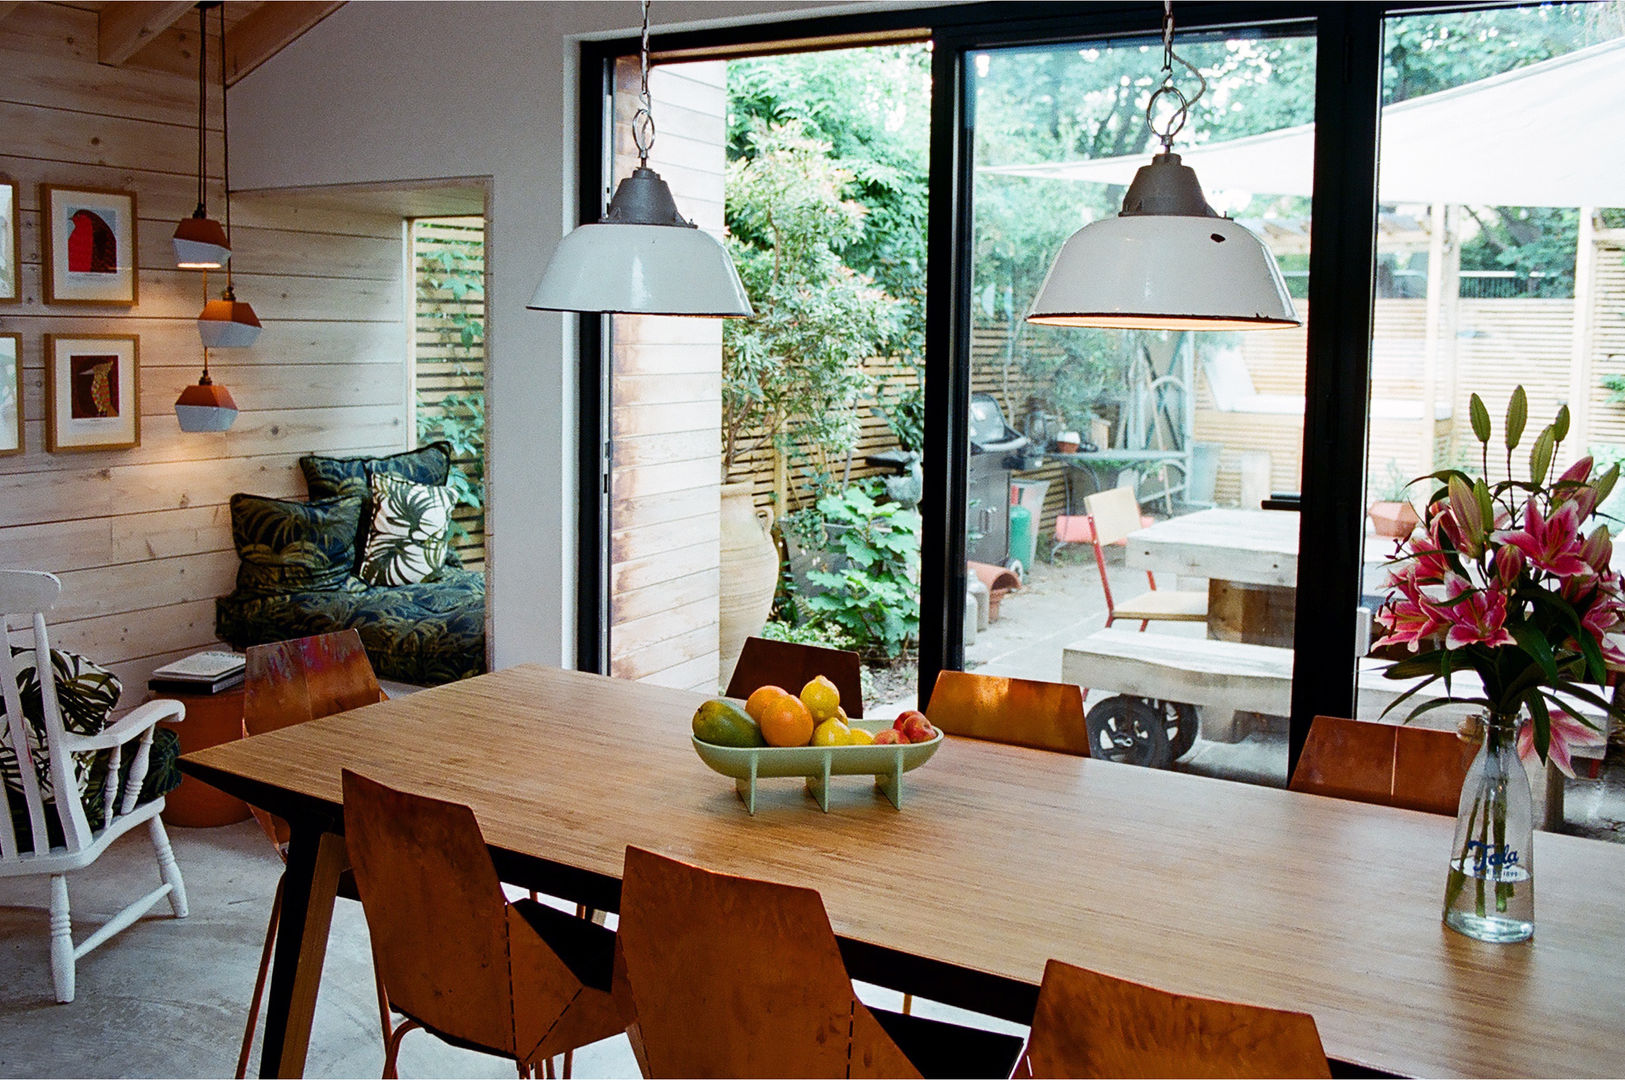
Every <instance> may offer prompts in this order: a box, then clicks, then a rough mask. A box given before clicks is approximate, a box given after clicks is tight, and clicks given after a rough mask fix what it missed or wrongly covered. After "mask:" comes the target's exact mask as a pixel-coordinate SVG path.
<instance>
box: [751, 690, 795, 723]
mask: <svg viewBox="0 0 1625 1080" xmlns="http://www.w3.org/2000/svg"><path fill="white" fill-rule="evenodd" d="M789 696H790V691H788V690H786V689H785V688H784V687H782V686H762V687H758V688H757V689H756V690H754V691H752V693H751V695H750V697H748V698H746V699H745V712H746V713H748V714H749V715H750V718H751V719H752V720H754V721H756V722H757V723H758V724H760V723H761V722H762V714H763V713H764V712H766V711H767V707H768V706H769V705H771V704H772V703H773V702H775V701H777V700H779V698H784V697H789Z"/></svg>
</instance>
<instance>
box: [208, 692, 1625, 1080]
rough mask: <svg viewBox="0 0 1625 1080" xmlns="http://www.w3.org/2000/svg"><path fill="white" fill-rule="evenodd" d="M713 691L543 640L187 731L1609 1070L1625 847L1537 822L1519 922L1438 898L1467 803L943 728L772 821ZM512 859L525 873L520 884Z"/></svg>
mask: <svg viewBox="0 0 1625 1080" xmlns="http://www.w3.org/2000/svg"><path fill="white" fill-rule="evenodd" d="M700 700H702V699H701V698H700V697H699V696H698V695H696V694H693V693H689V692H684V691H678V690H671V689H664V688H658V687H653V686H648V685H644V684H639V683H630V682H623V681H617V680H611V679H606V678H603V677H600V676H596V675H585V674H580V673H576V672H566V671H559V670H556V669H551V668H544V667H539V666H534V665H527V666H523V667H518V668H510V669H507V670H504V671H500V672H496V673H494V674H491V675H486V676H482V677H480V678H477V679H472V680H469V681H467V682H462V683H455V684H451V685H448V686H443V687H438V688H435V689H432V690H426V691H424V692H422V693H419V694H415V695H412V696H411V697H406V698H400V699H396V700H393V701H389V702H385V703H382V704H378V705H370V706H367V707H366V708H363V709H358V710H355V711H353V712H349V713H343V714H340V715H337V716H332V717H328V718H326V719H322V720H317V721H313V722H311V723H308V724H304V725H301V726H299V727H296V728H290V729H286V730H283V731H278V732H273V733H270V734H266V735H261V736H257V737H255V738H251V739H247V740H243V741H240V742H236V743H230V744H225V745H221V746H217V747H213V748H210V749H207V750H203V751H200V752H198V753H196V754H192V755H189V756H188V758H187V765H188V771H190V772H196V773H199V774H201V775H203V776H204V777H205V778H206V779H210V780H211V782H217V783H221V784H222V786H226V787H228V789H232V790H234V793H239V794H241V793H244V792H245V790H246V789H248V788H251V787H254V786H256V785H258V786H261V788H262V791H263V790H266V789H270V788H275V789H280V790H282V791H286V792H292V793H294V794H295V795H296V796H300V797H305V798H307V799H310V800H315V802H312V803H311V805H312V806H314V805H317V804H318V803H320V804H336V803H337V802H338V801H339V798H340V794H339V770H340V768H341V767H349V768H352V769H355V770H357V771H359V772H362V773H364V774H366V775H368V776H371V777H373V778H374V779H377V780H380V781H382V782H384V783H386V784H390V785H394V786H397V787H401V788H404V789H406V790H410V791H417V792H422V793H425V794H432V795H435V796H438V797H441V798H446V799H452V800H456V801H459V802H464V803H467V804H469V805H470V806H472V807H473V808H474V811H475V813H476V815H477V816H478V818H479V822H480V825H481V828H482V829H483V830H484V832H485V837H486V840H487V842H488V843H490V844H491V845H492V846H493V847H494V848H495V849H498V850H497V855H498V857H499V859H501V858H502V857H504V856H505V854H506V853H518V854H519V855H526V856H535V857H542V858H546V859H548V860H552V861H554V862H556V863H558V864H561V865H562V866H565V867H573V868H578V869H580V870H584V871H588V872H589V873H592V874H597V875H604V876H606V877H609V878H618V877H619V874H620V869H621V863H622V858H623V852H624V849H625V847H626V846H627V845H628V844H635V845H638V846H640V847H645V848H649V849H651V850H654V851H658V852H661V853H664V854H667V855H670V856H674V857H676V858H681V859H686V860H690V861H693V862H696V863H699V864H701V865H704V866H707V867H711V868H714V869H720V870H726V871H731V872H735V873H741V874H749V875H752V876H757V877H764V878H769V879H772V880H776V881H782V882H790V883H794V884H800V885H807V886H811V887H813V888H816V889H818V890H819V892H820V893H822V895H823V898H824V903H825V905H826V906H827V908H828V909H829V914H830V919H831V921H832V923H833V924H834V926H835V930H836V932H837V933H838V934H840V935H842V936H843V937H845V938H850V939H852V940H854V941H857V942H867V943H874V944H877V945H880V946H884V947H887V948H890V949H892V950H896V951H899V952H903V953H908V954H912V955H915V956H923V957H928V958H933V959H935V960H939V961H943V962H945V963H948V964H952V965H956V966H958V967H960V968H964V969H969V970H971V971H975V972H985V973H991V974H993V975H996V976H1001V977H1005V978H1009V979H1016V980H1022V981H1025V982H1028V983H1036V982H1038V981H1039V979H1040V977H1041V974H1042V971H1043V967H1044V962H1045V960H1046V959H1048V958H1049V957H1051V956H1054V957H1059V958H1060V959H1063V960H1066V961H1070V962H1072V963H1075V964H1081V965H1083V966H1084V967H1088V968H1093V969H1096V970H1099V971H1102V972H1106V973H1108V974H1112V975H1118V976H1124V977H1127V978H1131V979H1136V980H1139V981H1142V982H1145V983H1149V984H1151V985H1153V986H1158V987H1162V988H1164V989H1167V990H1173V991H1178V992H1183V993H1189V994H1201V995H1207V996H1213V997H1219V998H1227V999H1233V1000H1238V1001H1246V1002H1253V1003H1256V1004H1260V1005H1268V1006H1277V1007H1283V1008H1292V1009H1301V1010H1305V1011H1307V1012H1309V1013H1311V1014H1313V1016H1314V1017H1315V1020H1316V1022H1317V1024H1318V1025H1319V1027H1320V1033H1321V1037H1322V1039H1323V1041H1324V1043H1325V1046H1326V1049H1327V1052H1328V1053H1329V1054H1330V1055H1331V1056H1333V1057H1334V1058H1338V1059H1341V1060H1344V1061H1349V1062H1354V1063H1358V1064H1363V1065H1368V1066H1372V1067H1375V1068H1379V1069H1384V1070H1388V1071H1391V1072H1396V1073H1405V1074H1411V1075H1467V1076H1494V1075H1505V1076H1526V1075H1534V1076H1538V1075H1554V1074H1557V1075H1575V1076H1578V1075H1599V1076H1603V1075H1618V1074H1619V1071H1620V1068H1621V1060H1622V1059H1621V1057H1620V1046H1621V1042H1620V1034H1619V1033H1620V1031H1621V1030H1625V993H1622V992H1621V991H1620V989H1619V970H1620V967H1621V960H1622V958H1625V956H1622V953H1625V948H1622V943H1625V930H1622V929H1621V928H1622V927H1625V847H1621V846H1616V845H1612V844H1608V843H1604V842H1601V841H1592V840H1582V839H1577V838H1573V837H1566V836H1558V835H1554V834H1547V833H1542V834H1540V836H1539V837H1538V839H1537V843H1536V848H1537V853H1536V863H1535V865H1536V868H1537V869H1536V880H1537V882H1538V884H1539V888H1538V893H1537V896H1538V900H1537V903H1536V908H1535V917H1536V925H1537V929H1536V933H1535V939H1534V941H1533V942H1532V943H1528V944H1523V945H1514V946H1494V945H1486V944H1483V943H1480V942H1475V941H1472V940H1469V939H1467V938H1465V937H1462V936H1460V935H1458V934H1455V933H1453V932H1451V931H1449V930H1447V929H1445V928H1444V926H1443V925H1442V924H1441V923H1440V903H1441V899H1442V895H1443V889H1444V877H1445V873H1444V867H1445V855H1446V851H1447V849H1448V847H1449V844H1450V839H1451V828H1452V822H1451V820H1450V819H1449V818H1446V817H1440V816H1435V815H1428V814H1421V813H1414V812H1410V811H1404V810H1395V809H1391V808H1387V807H1378V806H1366V805H1362V804H1358V803H1352V802H1345V801H1341V800H1334V799H1327V798H1321V797H1318V796H1312V795H1301V794H1297V793H1294V792H1287V791H1280V790H1275V789H1270V788H1263V787H1254V786H1249V785H1245V784H1239V783H1230V782H1224V781H1217V780H1209V779H1205V778H1202V777H1194V776H1188V775H1184V774H1179V773H1170V772H1157V771H1151V770H1144V769H1136V768H1133V767H1130V766H1124V765H1113V764H1109V763H1105V762H1098V761H1092V760H1089V759H1083V758H1074V757H1070V756H1066V755H1061V754H1050V753H1045V752H1042V751H1036V750H1028V749H1024V748H1021V747H1013V746H1001V745H997V744H993V743H984V742H978V741H975V740H968V739H953V738H950V739H947V740H946V741H945V743H944V745H943V746H942V747H941V748H940V749H939V751H938V752H937V755H936V757H935V758H934V759H933V760H932V761H931V762H930V763H929V764H927V765H926V766H924V767H923V768H921V769H918V770H916V771H914V772H912V773H909V774H908V776H907V780H906V783H907V790H906V798H905V800H904V804H903V806H904V809H903V810H902V811H901V812H899V811H896V810H893V809H892V807H891V805H890V804H889V803H888V802H887V801H886V799H885V797H884V796H883V795H881V794H880V793H879V792H877V791H875V790H874V788H873V786H872V784H870V783H869V782H868V781H867V779H866V778H860V777H852V778H846V779H844V780H837V781H836V782H835V783H834V784H833V785H832V791H831V797H830V813H828V814H827V815H826V814H823V813H820V812H819V811H818V809H817V806H816V804H815V803H814V802H813V801H812V800H811V798H810V797H809V796H808V795H807V794H806V793H805V791H804V790H803V789H802V786H801V784H800V783H799V782H798V781H795V780H781V781H767V782H764V783H763V785H762V787H761V790H760V792H759V794H758V804H757V813H756V816H754V817H751V816H749V815H747V814H746V813H745V810H744V807H743V806H742V805H741V804H740V802H739V799H738V797H737V795H736V794H735V792H734V788H733V784H732V782H731V781H730V780H728V779H726V778H724V777H722V776H718V775H717V774H715V773H712V772H711V771H710V770H708V769H707V768H706V767H705V766H704V764H703V763H701V762H700V760H699V759H698V758H697V757H696V756H695V754H694V751H693V748H692V747H691V746H690V745H689V726H688V725H689V718H690V716H691V714H692V712H693V710H694V708H695V707H696V705H697V704H698V702H699V701H700ZM520 884H524V882H520Z"/></svg>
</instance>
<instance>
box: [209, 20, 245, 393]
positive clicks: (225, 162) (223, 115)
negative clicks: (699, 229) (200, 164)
mask: <svg viewBox="0 0 1625 1080" xmlns="http://www.w3.org/2000/svg"><path fill="white" fill-rule="evenodd" d="M226 96H227V92H226V5H225V2H224V0H222V2H221V4H220V182H221V184H222V185H223V186H224V187H225V189H226V196H225V197H226V245H227V246H228V247H229V246H230V245H231V111H230V110H229V109H228V108H227V107H226ZM222 296H223V297H224V298H225V299H227V300H235V299H237V294H236V292H235V291H234V290H233V289H232V287H231V263H230V262H227V263H226V291H225V292H224V293H223V294H222ZM203 355H204V357H205V364H207V359H206V358H207V357H208V350H207V349H205V350H204V354H203Z"/></svg>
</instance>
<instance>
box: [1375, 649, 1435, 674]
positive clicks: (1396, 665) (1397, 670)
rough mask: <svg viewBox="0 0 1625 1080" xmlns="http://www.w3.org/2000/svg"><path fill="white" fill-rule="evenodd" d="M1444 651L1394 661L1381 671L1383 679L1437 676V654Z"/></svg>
mask: <svg viewBox="0 0 1625 1080" xmlns="http://www.w3.org/2000/svg"><path fill="white" fill-rule="evenodd" d="M1443 651H1444V650H1442V649H1436V650H1434V651H1433V652H1430V653H1423V654H1422V655H1421V656H1413V657H1410V658H1409V659H1406V660H1395V661H1394V662H1393V663H1392V664H1389V665H1388V666H1387V667H1385V668H1383V670H1382V677H1383V678H1385V679H1418V678H1421V677H1422V676H1424V675H1433V676H1437V675H1438V674H1439V654H1440V653H1442V652H1443Z"/></svg>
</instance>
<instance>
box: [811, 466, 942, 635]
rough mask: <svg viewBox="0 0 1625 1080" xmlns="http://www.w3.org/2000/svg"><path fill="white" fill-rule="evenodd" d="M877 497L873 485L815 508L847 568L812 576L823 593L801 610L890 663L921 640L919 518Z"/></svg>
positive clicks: (823, 501)
mask: <svg viewBox="0 0 1625 1080" xmlns="http://www.w3.org/2000/svg"><path fill="white" fill-rule="evenodd" d="M877 490H878V485H877V484H876V483H874V482H873V481H871V482H869V483H866V484H853V485H852V486H850V487H848V488H847V489H846V490H845V491H842V492H839V493H831V494H829V495H825V496H824V497H823V498H822V499H819V500H818V510H819V513H821V514H822V515H823V517H824V523H825V526H826V528H830V527H833V530H832V531H833V532H834V533H835V535H834V537H833V538H832V541H831V547H832V548H833V549H834V550H836V551H839V552H841V553H842V554H844V555H845V556H846V558H847V565H846V566H845V567H843V568H842V569H840V570H839V571H835V572H830V571H822V570H815V571H813V572H812V573H811V574H809V575H808V577H809V578H810V579H811V580H812V581H814V582H816V583H817V584H819V585H821V586H823V587H824V589H825V590H826V591H825V592H823V593H820V594H819V595H817V596H813V597H810V598H807V599H806V600H805V601H804V606H805V607H806V608H808V609H810V610H811V612H812V615H813V617H814V618H815V619H818V620H819V621H821V622H826V623H833V624H834V625H835V626H838V627H840V628H841V629H842V630H843V631H845V632H846V633H847V634H848V635H849V636H850V637H851V638H852V639H853V641H854V642H856V644H857V646H858V649H859V651H860V652H862V653H864V654H865V655H867V656H869V657H879V658H884V659H887V660H892V659H896V658H897V657H899V656H902V655H903V654H904V653H905V652H907V650H908V647H909V646H910V645H911V644H913V643H914V642H915V641H916V640H917V639H918V637H919V633H920V591H919V569H920V515H919V513H918V511H915V510H912V509H908V508H906V507H903V506H902V505H900V504H898V503H892V502H887V503H882V502H878V501H877V500H876V498H875V495H876V493H877ZM842 526H844V528H842Z"/></svg>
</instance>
